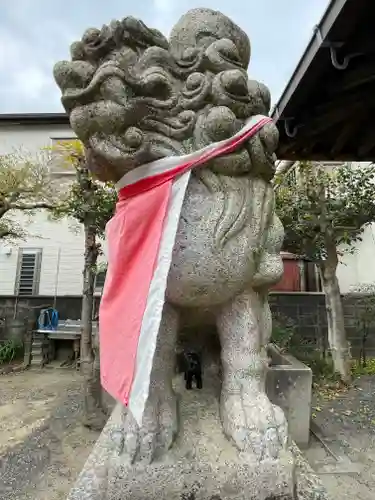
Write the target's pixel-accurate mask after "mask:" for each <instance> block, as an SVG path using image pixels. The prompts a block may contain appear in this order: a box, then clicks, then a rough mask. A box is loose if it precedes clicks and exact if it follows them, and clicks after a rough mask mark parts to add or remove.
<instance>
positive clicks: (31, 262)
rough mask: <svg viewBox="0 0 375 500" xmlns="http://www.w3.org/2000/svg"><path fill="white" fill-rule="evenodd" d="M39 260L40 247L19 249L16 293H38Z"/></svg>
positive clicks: (40, 254)
mask: <svg viewBox="0 0 375 500" xmlns="http://www.w3.org/2000/svg"><path fill="white" fill-rule="evenodd" d="M41 262H42V249H41V248H36V249H32V248H20V249H19V251H18V268H17V278H16V286H15V294H16V295H21V296H25V295H38V293H39V281H40V266H41Z"/></svg>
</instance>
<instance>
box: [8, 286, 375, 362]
mask: <svg viewBox="0 0 375 500" xmlns="http://www.w3.org/2000/svg"><path fill="white" fill-rule="evenodd" d="M15 300H16V298H15V297H14V296H0V318H4V317H9V318H11V317H13V315H14V310H15ZM99 300H100V298H99V297H96V305H97V306H98V304H99ZM270 302H271V309H272V312H273V314H279V315H282V316H284V317H287V318H290V319H292V320H293V322H294V323H295V325H296V328H297V331H298V333H299V334H300V335H301V336H302V337H303V338H304V339H306V340H309V341H310V343H311V346H314V347H317V348H324V346H327V318H326V312H325V306H324V295H323V294H321V293H302V292H296V293H288V292H274V293H271V296H270ZM52 306H53V298H52V297H43V296H36V297H29V298H20V299H19V300H18V304H17V317H20V318H24V317H26V316H32V317H34V318H35V319H36V318H37V315H38V313H39V310H40V309H41V308H43V307H52ZM56 309H57V310H58V311H59V315H60V319H79V318H80V313H81V297H79V296H69V297H57V299H56ZM344 309H345V319H346V328H347V333H348V337H349V340H350V343H351V345H352V350H353V355H356V354H357V353H358V350H359V348H360V344H361V334H360V332H358V331H357V329H356V327H355V317H356V312H357V310H358V307H357V305H356V304H355V303H354V302H353V303H351V304H348V303H347V301H345V307H344ZM0 334H1V330H0ZM367 354H368V355H375V331H373V332H371V334H370V335H369V338H368V341H367Z"/></svg>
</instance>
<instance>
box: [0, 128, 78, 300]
mask: <svg viewBox="0 0 375 500" xmlns="http://www.w3.org/2000/svg"><path fill="white" fill-rule="evenodd" d="M72 137H74V134H73V132H72V131H71V130H70V128H69V126H54V125H51V126H39V125H28V126H12V127H0V154H4V153H10V152H12V151H13V150H20V149H21V150H22V151H23V152H25V153H27V154H30V155H33V154H35V153H37V152H38V151H40V149H41V148H43V147H46V146H50V145H51V144H52V139H70V138H72ZM13 217H16V220H17V221H18V223H20V224H22V226H23V227H24V228H25V229H27V231H28V234H29V235H30V237H28V238H27V240H26V241H19V242H17V244H16V245H4V244H2V245H1V248H0V295H13V294H14V293H15V282H16V274H17V263H18V249H19V248H22V247H23V248H42V259H41V273H40V284H39V295H47V296H53V295H54V294H55V292H57V295H80V294H81V293H82V268H83V234H82V230H81V229H80V227H79V226H78V225H77V224H74V222H73V221H68V220H63V221H58V222H52V221H50V220H49V218H48V214H47V213H45V212H44V211H38V212H36V213H35V215H34V216H33V217H27V216H24V215H23V214H19V213H17V215H15V216H14V215H13ZM73 226H75V227H76V228H78V231H73V230H72V227H73ZM31 235H32V236H31ZM59 249H60V264H59V265H58V261H59V258H58V254H59ZM58 268H59V269H58Z"/></svg>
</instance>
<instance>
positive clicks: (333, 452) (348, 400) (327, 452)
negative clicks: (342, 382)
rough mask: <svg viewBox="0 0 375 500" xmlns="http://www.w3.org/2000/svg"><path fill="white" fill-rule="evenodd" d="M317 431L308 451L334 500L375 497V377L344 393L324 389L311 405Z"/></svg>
mask: <svg viewBox="0 0 375 500" xmlns="http://www.w3.org/2000/svg"><path fill="white" fill-rule="evenodd" d="M312 416H313V419H312V420H313V425H312V430H313V432H314V433H315V435H314V434H313V435H312V437H311V441H310V447H309V449H308V450H306V451H305V453H304V454H305V456H306V457H307V458H308V460H309V462H310V464H311V465H312V467H313V469H314V470H315V471H316V472H317V473H318V475H319V476H320V479H321V481H322V482H323V484H324V486H325V487H326V489H327V491H328V493H329V494H330V496H331V498H332V500H335V499H336V498H337V499H340V500H353V499H356V500H373V499H374V497H375V493H374V492H375V376H364V377H361V378H359V379H357V380H356V381H355V383H354V386H353V387H351V388H350V389H349V390H345V391H343V392H341V391H336V390H323V391H321V392H320V394H319V395H318V396H317V397H315V401H314V403H313V408H312Z"/></svg>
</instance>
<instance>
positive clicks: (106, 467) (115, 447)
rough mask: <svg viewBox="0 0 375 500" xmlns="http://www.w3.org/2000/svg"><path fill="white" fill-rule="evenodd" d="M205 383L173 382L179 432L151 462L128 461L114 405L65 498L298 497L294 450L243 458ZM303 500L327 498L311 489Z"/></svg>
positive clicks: (214, 391) (212, 388)
mask: <svg viewBox="0 0 375 500" xmlns="http://www.w3.org/2000/svg"><path fill="white" fill-rule="evenodd" d="M206 382H207V383H206V385H205V387H204V388H203V390H201V391H198V390H193V391H186V390H184V384H183V381H182V378H180V379H179V380H176V384H175V386H176V391H177V393H178V394H179V397H180V433H179V436H178V439H177V441H176V443H175V444H174V446H173V447H172V449H171V450H170V451H169V452H168V453H167V454H165V455H164V456H163V457H160V458H159V459H158V460H156V461H155V462H153V463H152V464H150V465H146V464H141V463H137V464H134V465H132V466H130V465H129V464H127V463H126V457H125V456H124V455H123V453H122V428H123V422H124V409H123V408H122V407H120V406H117V407H116V408H115V410H114V411H113V414H112V416H111V417H110V419H109V421H108V423H107V425H106V427H105V429H104V431H103V433H102V434H101V436H100V438H99V440H98V442H97V444H96V445H95V448H94V450H93V452H92V454H91V456H90V457H89V459H88V461H87V463H86V465H85V467H84V469H83V471H82V473H81V475H80V476H79V478H78V481H77V483H76V485H75V487H74V488H73V490H72V491H71V493H70V495H69V497H68V500H296V499H297V498H298V496H296V467H295V465H296V464H295V453H294V452H293V450H292V448H291V449H290V450H285V451H284V452H283V454H282V455H281V456H280V458H279V459H278V460H276V461H263V462H260V463H259V462H254V460H252V459H251V457H248V456H242V455H241V454H240V453H239V452H238V450H237V449H236V448H235V447H234V446H233V445H232V444H231V443H230V442H229V441H228V440H227V438H226V437H225V436H224V434H223V432H222V426H221V421H220V416H219V393H220V386H219V385H215V384H214V383H213V381H212V380H210V381H209V382H208V381H207V378H206ZM306 475H309V473H307V474H306ZM305 485H306V481H305V475H304V483H303V488H305ZM305 493H306V492H305ZM303 498H308V499H309V500H310V499H311V500H318V499H319V500H325V498H324V496H320V495H319V496H315V494H314V493H313V494H312V496H307V497H305V496H304V497H303Z"/></svg>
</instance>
